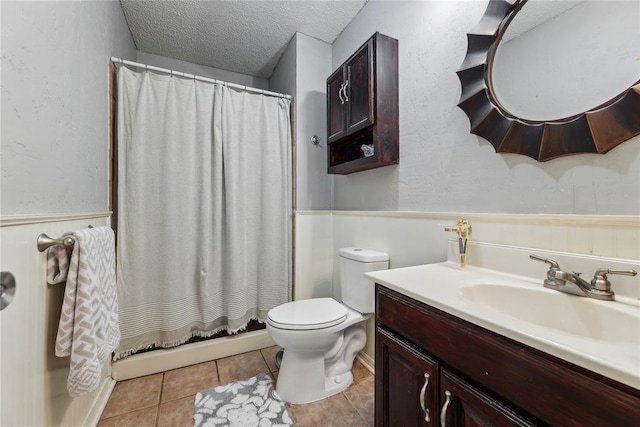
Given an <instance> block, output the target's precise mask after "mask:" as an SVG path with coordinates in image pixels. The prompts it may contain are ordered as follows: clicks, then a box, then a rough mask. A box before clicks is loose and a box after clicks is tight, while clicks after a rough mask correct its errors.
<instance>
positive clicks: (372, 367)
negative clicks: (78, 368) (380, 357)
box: [356, 352, 376, 375]
mask: <svg viewBox="0 0 640 427" xmlns="http://www.w3.org/2000/svg"><path fill="white" fill-rule="evenodd" d="M356 359H357V360H359V361H360V363H362V364H363V365H364V367H365V368H367V369H368V370H369V372H371V373H372V374H374V375H375V374H376V361H375V359H374V358H373V357H371V356H369V355H368V354H367V353H363V352H360V353H358V355H357V356H356Z"/></svg>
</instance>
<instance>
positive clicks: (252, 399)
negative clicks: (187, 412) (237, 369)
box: [193, 374, 293, 427]
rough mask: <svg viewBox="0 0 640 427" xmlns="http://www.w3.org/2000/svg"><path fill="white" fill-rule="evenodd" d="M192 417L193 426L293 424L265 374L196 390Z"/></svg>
mask: <svg viewBox="0 0 640 427" xmlns="http://www.w3.org/2000/svg"><path fill="white" fill-rule="evenodd" d="M193 421H194V422H193V425H194V427H209V426H230V427H288V426H293V423H292V422H291V418H290V417H289V413H288V412H287V409H286V408H285V406H284V402H283V401H282V399H281V398H280V396H278V393H276V391H275V390H274V389H273V382H272V381H271V377H269V375H267V374H258V375H256V376H255V377H251V378H249V379H246V380H242V381H238V382H235V383H231V384H227V385H224V386H218V387H214V388H211V389H209V390H204V391H201V392H199V393H198V394H196V399H195V409H194V413H193Z"/></svg>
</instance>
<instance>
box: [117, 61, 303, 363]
mask: <svg viewBox="0 0 640 427" xmlns="http://www.w3.org/2000/svg"><path fill="white" fill-rule="evenodd" d="M289 108H290V101H288V100H286V99H282V98H276V97H269V96H265V95H260V94H251V93H248V92H241V91H236V90H233V89H230V88H228V87H226V86H225V85H221V84H212V83H206V82H200V81H196V80H189V79H183V78H179V77H174V76H170V75H158V74H154V73H152V72H149V71H144V72H137V71H133V70H130V69H127V68H126V67H121V68H120V69H119V71H118V199H117V200H118V221H117V225H118V230H117V231H118V234H117V236H118V240H117V283H118V302H119V305H120V330H121V334H122V338H121V341H120V346H119V348H118V349H117V350H116V353H115V356H114V360H116V359H119V358H121V357H125V356H127V355H129V354H131V353H133V352H135V351H138V350H141V349H145V348H150V347H153V346H159V347H172V346H176V345H179V344H181V343H184V342H185V341H187V340H188V339H189V338H191V337H194V336H202V337H207V336H211V335H213V334H215V333H216V332H219V331H221V330H228V331H229V332H230V333H232V332H235V331H238V330H242V329H243V328H245V327H246V325H247V323H248V322H249V321H250V320H251V319H257V320H260V321H264V320H265V319H266V314H267V311H268V310H269V309H271V308H273V307H274V306H276V305H279V304H282V303H284V302H287V301H289V300H290V299H291V298H290V297H291V295H290V294H291V259H292V254H291V251H292V248H291V233H292V231H291V228H292V226H291V215H292V206H291V199H292V196H291V194H292V188H291V126H290V116H289Z"/></svg>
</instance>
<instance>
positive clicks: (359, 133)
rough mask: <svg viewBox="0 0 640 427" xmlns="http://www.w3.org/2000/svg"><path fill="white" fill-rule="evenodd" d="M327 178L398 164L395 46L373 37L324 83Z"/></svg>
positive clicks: (393, 40)
mask: <svg viewBox="0 0 640 427" xmlns="http://www.w3.org/2000/svg"><path fill="white" fill-rule="evenodd" d="M327 141H328V164H329V173H334V174H349V173H353V172H357V171H361V170H366V169H371V168H376V167H380V166H385V165H389V164H394V163H398V157H399V156H398V154H399V153H398V41H397V40H395V39H392V38H391V37H387V36H384V35H382V34H380V33H376V34H374V35H373V36H372V37H371V38H370V39H369V40H367V42H366V43H365V44H363V45H362V46H361V47H360V48H359V49H358V50H357V51H356V52H355V53H354V54H353V55H351V57H350V58H349V59H348V60H347V61H346V62H345V63H344V64H342V65H341V66H340V67H339V68H338V69H337V70H336V71H334V72H333V73H332V74H331V75H330V76H329V78H328V79H327Z"/></svg>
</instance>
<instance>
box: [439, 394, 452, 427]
mask: <svg viewBox="0 0 640 427" xmlns="http://www.w3.org/2000/svg"><path fill="white" fill-rule="evenodd" d="M444 395H445V396H446V397H447V398H446V399H445V401H444V405H442V409H441V410H440V427H447V409H448V408H449V402H451V392H450V391H449V390H445V392H444Z"/></svg>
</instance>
